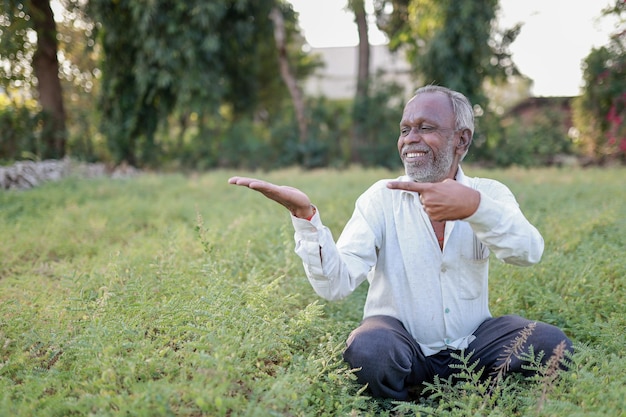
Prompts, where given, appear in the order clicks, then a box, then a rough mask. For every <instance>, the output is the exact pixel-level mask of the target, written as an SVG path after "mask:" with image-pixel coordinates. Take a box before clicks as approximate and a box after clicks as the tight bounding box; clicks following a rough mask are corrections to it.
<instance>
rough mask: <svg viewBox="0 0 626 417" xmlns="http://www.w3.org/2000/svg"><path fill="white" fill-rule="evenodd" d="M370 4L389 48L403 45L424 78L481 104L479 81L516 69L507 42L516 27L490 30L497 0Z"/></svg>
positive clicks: (400, 0)
mask: <svg viewBox="0 0 626 417" xmlns="http://www.w3.org/2000/svg"><path fill="white" fill-rule="evenodd" d="M375 7H376V13H377V16H378V22H379V27H380V28H381V29H382V30H383V31H385V32H386V33H387V35H388V36H389V37H390V39H391V41H390V47H391V48H395V49H397V48H400V47H402V48H405V49H406V51H407V56H408V57H409V59H410V61H411V64H412V65H413V68H414V70H415V71H416V73H417V74H419V76H420V78H421V79H422V81H423V82H425V83H436V84H443V85H446V86H447V87H450V88H453V89H456V90H459V91H462V92H463V93H465V94H466V95H467V96H468V97H469V98H470V100H472V102H474V103H477V104H479V105H481V106H482V107H483V108H484V107H485V106H486V104H487V99H486V97H485V95H484V94H483V92H482V91H483V83H484V81H485V80H486V79H493V80H498V79H502V78H504V77H506V76H508V75H516V74H518V70H517V68H516V66H515V65H514V63H513V61H512V60H511V56H510V55H511V54H510V52H509V50H508V47H509V45H510V44H511V43H512V42H513V41H514V40H515V38H516V37H517V34H518V33H519V30H520V26H519V25H518V26H515V27H513V28H512V29H508V30H505V31H503V32H499V31H497V30H495V25H494V23H495V16H496V11H497V9H498V0H478V1H476V0H461V1H455V0H376V1H375Z"/></svg>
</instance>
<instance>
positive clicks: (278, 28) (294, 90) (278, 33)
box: [270, 7, 307, 143]
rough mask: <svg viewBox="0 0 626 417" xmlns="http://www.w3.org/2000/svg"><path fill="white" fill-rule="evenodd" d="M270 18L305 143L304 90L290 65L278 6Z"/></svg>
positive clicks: (284, 76)
mask: <svg viewBox="0 0 626 417" xmlns="http://www.w3.org/2000/svg"><path fill="white" fill-rule="evenodd" d="M270 19H271V20H272V22H274V39H275V40H276V48H277V49H278V62H279V67H280V75H281V77H282V79H283V81H284V82H285V84H286V85H287V88H288V89H289V94H290V95H291V100H292V101H293V106H294V108H295V111H296V119H297V122H298V131H299V135H300V138H299V139H300V143H305V142H306V139H307V120H306V109H305V105H304V99H303V96H302V91H301V90H300V87H298V83H297V80H296V76H295V74H294V72H293V70H292V68H291V65H289V57H288V56H287V41H286V35H285V22H284V19H283V15H282V13H281V11H280V9H278V7H274V8H273V9H272V11H271V12H270Z"/></svg>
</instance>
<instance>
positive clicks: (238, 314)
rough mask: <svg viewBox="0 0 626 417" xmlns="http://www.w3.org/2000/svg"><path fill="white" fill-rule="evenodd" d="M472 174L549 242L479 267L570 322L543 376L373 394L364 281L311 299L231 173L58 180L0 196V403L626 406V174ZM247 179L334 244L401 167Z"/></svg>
mask: <svg viewBox="0 0 626 417" xmlns="http://www.w3.org/2000/svg"><path fill="white" fill-rule="evenodd" d="M466 172H467V173H468V174H469V175H472V176H484V177H492V178H496V179H499V180H501V181H502V182H504V183H505V184H507V185H508V186H509V187H510V188H511V189H512V190H513V191H514V193H515V194H516V195H517V196H518V201H519V203H520V205H521V206H522V209H523V210H524V212H525V213H526V214H527V217H528V218H529V219H530V220H531V221H532V222H533V223H534V224H535V225H536V226H537V227H538V229H539V230H540V231H541V232H542V233H543V235H544V238H545V240H546V251H545V254H544V258H543V260H542V262H541V263H540V264H538V265H536V266H533V267H530V268H517V267H512V266H507V265H504V264H501V263H499V262H498V261H497V260H492V269H491V279H490V303H491V309H492V313H493V314H494V315H501V314H507V313H515V314H520V315H524V316H526V317H528V318H531V319H536V320H543V321H547V322H549V323H552V324H555V325H558V326H560V327H562V328H563V329H564V330H565V331H566V332H567V333H568V335H569V336H570V337H571V338H572V339H573V340H574V341H575V343H576V347H577V350H576V353H575V354H574V355H573V356H572V357H571V358H569V360H570V361H571V365H572V370H571V371H569V372H567V373H563V374H561V375H560V376H559V377H558V378H557V379H553V378H551V375H550V374H549V373H546V375H544V376H542V375H539V376H538V377H537V378H534V379H529V380H522V379H520V378H513V377H512V378H508V379H505V380H504V381H501V382H500V383H499V384H498V385H497V386H496V387H495V389H494V387H493V386H488V385H487V384H485V383H481V382H479V381H478V379H477V377H476V376H477V372H478V370H477V369H473V368H472V367H471V366H468V367H467V369H465V372H463V373H462V374H461V376H460V377H459V378H457V379H454V380H445V381H437V382H436V383H434V384H431V385H429V386H427V387H426V390H425V391H424V396H423V397H422V399H421V400H419V401H416V402H413V403H396V402H392V401H378V400H374V399H371V398H370V397H368V396H367V395H365V394H364V393H363V392H361V390H360V387H359V386H357V385H356V384H355V382H354V376H353V375H352V373H351V372H350V371H349V370H348V369H347V368H346V366H345V365H344V364H343V363H342V361H341V351H342V349H343V345H344V341H345V338H346V337H347V335H348V333H349V331H350V330H351V329H352V328H354V327H355V326H356V325H357V324H358V322H359V320H360V318H361V313H362V306H363V301H364V297H365V292H366V290H367V288H366V286H365V285H364V286H362V287H361V288H359V289H358V290H357V292H356V293H355V294H353V295H352V296H350V297H349V298H347V299H346V300H344V301H340V302H336V303H327V302H324V301H322V300H320V299H319V298H318V297H317V296H316V295H315V294H314V292H313V290H312V289H311V288H310V286H309V284H308V282H307V280H306V277H305V276H304V272H303V270H302V266H301V264H300V262H299V259H298V258H297V257H296V255H295V254H294V253H293V248H294V244H293V237H292V236H293V230H292V227H291V224H290V221H289V217H288V214H287V212H286V211H285V210H284V209H282V208H281V207H279V206H278V205H275V204H273V203H271V202H269V201H267V200H265V199H264V198H263V197H262V196H260V195H258V194H257V193H254V192H251V191H248V190H245V189H242V188H239V187H233V186H229V185H227V183H226V180H227V178H228V177H229V176H231V175H234V174H235V173H234V172H223V171H222V172H213V173H209V174H203V175H197V176H188V177H186V176H182V175H154V174H145V175H142V176H138V177H135V178H131V179H124V180H111V179H97V180H79V179H67V180H64V181H61V182H57V183H48V184H45V185H43V186H41V187H40V188H37V189H34V190H30V191H21V192H6V191H5V192H0V236H2V239H1V240H0V416H29V417H30V416H272V415H274V416H374V415H383V416H384V415H395V416H405V415H406V416H408V415H423V416H466V415H467V416H469V415H471V416H620V415H625V414H624V413H625V411H624V410H626V400H625V396H626V358H625V357H624V347H625V346H626V336H625V333H626V332H625V328H626V308H625V306H626V299H625V293H626V290H625V284H626V251H625V249H626V185H624V179H625V178H626V169H624V168H608V169H586V170H582V169H580V170H579V169H556V168H551V169H547V168H546V169H535V170H521V169H510V170H505V171H503V170H499V171H485V170H479V169H473V168H471V167H467V168H466ZM237 174H241V173H237ZM258 175H261V176H262V177H263V178H265V179H269V180H272V181H276V182H280V183H283V184H289V185H293V186H296V187H300V188H302V189H303V190H305V191H306V192H307V193H308V194H309V195H310V197H311V199H312V200H313V201H314V202H315V203H316V204H317V205H318V207H319V208H320V211H321V215H322V218H323V220H324V222H325V223H326V224H327V225H328V226H329V227H330V228H331V230H333V232H334V235H335V237H337V236H338V235H339V233H340V232H341V229H342V227H343V225H344V224H345V222H346V221H347V219H348V218H349V216H350V214H351V212H352V208H353V204H354V200H355V199H356V197H357V196H358V195H359V194H360V193H361V192H362V191H364V190H365V189H366V188H367V187H368V186H369V185H370V184H371V183H372V182H374V181H375V180H376V179H379V178H381V177H392V176H394V177H395V176H396V175H398V173H397V172H394V173H390V172H387V171H382V170H358V169H351V170H348V171H312V172H302V171H299V170H296V169H292V170H284V171H277V172H272V173H266V174H258ZM529 366H533V364H532V362H531V361H530V359H529Z"/></svg>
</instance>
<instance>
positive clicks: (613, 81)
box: [573, 0, 626, 163]
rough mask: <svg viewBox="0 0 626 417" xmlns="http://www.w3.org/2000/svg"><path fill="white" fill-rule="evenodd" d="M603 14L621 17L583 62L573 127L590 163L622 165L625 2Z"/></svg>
mask: <svg viewBox="0 0 626 417" xmlns="http://www.w3.org/2000/svg"><path fill="white" fill-rule="evenodd" d="M604 14H606V15H609V14H614V15H616V16H618V17H619V18H621V27H620V28H619V29H618V31H617V32H615V33H614V34H613V35H612V36H611V39H610V41H609V43H608V44H607V45H605V46H602V47H599V48H594V49H592V51H591V53H590V54H589V55H588V56H587V58H585V60H584V64H583V69H584V70H583V80H584V83H585V85H584V87H583V93H582V95H580V96H579V97H577V98H576V99H575V100H574V104H573V110H574V125H575V126H576V127H577V129H578V131H579V133H580V137H579V138H578V139H577V143H578V145H580V147H582V150H583V153H584V154H585V155H586V156H587V157H589V158H590V159H591V160H593V161H595V162H600V163H602V162H608V161H616V160H618V161H620V162H622V163H626V123H625V121H626V26H625V25H624V16H626V3H624V1H622V0H616V1H615V6H613V7H611V8H607V9H606V10H605V11H604Z"/></svg>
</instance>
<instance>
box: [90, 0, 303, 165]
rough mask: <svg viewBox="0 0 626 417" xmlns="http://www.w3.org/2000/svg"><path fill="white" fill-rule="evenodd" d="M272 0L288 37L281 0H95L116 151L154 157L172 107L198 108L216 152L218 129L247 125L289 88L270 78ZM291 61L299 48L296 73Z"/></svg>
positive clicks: (107, 119) (130, 157)
mask: <svg viewBox="0 0 626 417" xmlns="http://www.w3.org/2000/svg"><path fill="white" fill-rule="evenodd" d="M276 7H278V8H280V9H281V12H282V16H283V18H284V26H285V30H286V44H288V43H289V41H290V40H291V33H293V31H294V30H295V23H294V21H295V14H294V13H293V11H292V9H291V8H290V7H287V6H285V5H284V4H283V3H282V2H281V1H279V0H237V1H235V0H219V1H211V2H206V1H202V0H193V1H187V2H176V3H174V4H172V2H170V1H167V0H156V1H153V2H150V3H147V4H145V3H142V2H135V1H131V0H119V1H116V2H111V1H108V0H91V1H90V3H89V14H90V15H91V16H92V17H93V19H94V20H96V21H97V22H98V23H99V30H98V31H97V32H98V33H97V37H98V40H99V42H100V43H101V45H102V49H103V61H102V73H103V77H102V99H101V106H100V107H101V109H102V112H103V119H102V120H103V124H102V129H103V131H104V132H105V134H106V136H107V137H108V141H109V142H110V143H111V145H112V146H111V148H112V151H113V154H114V156H115V158H116V160H118V161H121V160H126V161H127V162H129V163H131V164H135V165H141V164H146V163H147V164H154V163H156V162H157V161H156V158H157V156H158V154H159V146H160V144H159V143H158V140H157V133H158V130H159V128H160V127H163V126H164V125H165V124H166V123H167V120H168V117H169V116H170V115H172V114H174V113H177V114H178V115H180V118H179V120H180V119H183V120H185V119H186V118H188V117H189V116H188V115H192V114H194V115H197V117H195V120H197V122H196V123H197V124H198V129H199V133H198V135H199V136H200V137H201V140H202V141H204V142H205V143H207V142H210V141H213V142H214V143H215V144H216V146H212V147H211V149H210V152H211V153H219V152H220V149H219V145H220V144H219V142H218V138H217V137H218V136H219V132H218V131H222V132H223V131H225V130H228V128H229V126H230V127H233V124H237V123H239V122H240V121H241V123H242V126H243V125H245V124H246V123H248V121H247V120H243V119H246V118H248V119H253V118H254V115H255V114H257V113H259V114H260V113H261V112H260V109H261V108H263V107H265V105H266V104H267V103H270V102H272V101H275V100H277V99H278V98H280V97H284V96H285V95H286V94H288V90H287V89H286V88H285V86H284V85H281V86H280V88H279V89H277V88H278V87H277V85H276V83H275V81H274V80H275V79H276V78H278V79H279V80H280V77H277V74H280V71H279V67H278V65H279V60H278V58H277V57H278V49H279V48H278V47H277V46H276V42H275V38H274V25H273V23H272V21H271V20H270V12H271V11H272V10H273V9H274V8H276ZM283 47H284V45H283ZM286 52H287V51H285V50H282V51H281V53H286ZM297 64H298V61H297V57H296V67H295V68H294V74H295V76H296V77H301V76H302V73H301V70H302V68H300V67H298V65H297ZM268 89H271V91H272V92H266V91H265V90H268ZM299 117H300V116H299ZM184 123H185V122H184V121H183V124H184ZM239 139H240V138H239ZM205 148H206V146H205Z"/></svg>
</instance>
